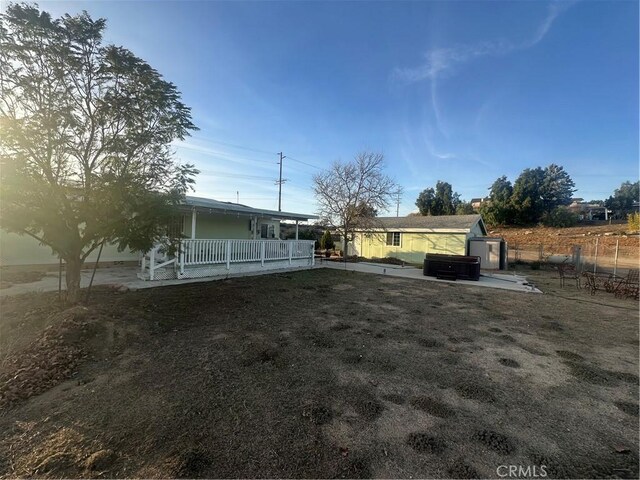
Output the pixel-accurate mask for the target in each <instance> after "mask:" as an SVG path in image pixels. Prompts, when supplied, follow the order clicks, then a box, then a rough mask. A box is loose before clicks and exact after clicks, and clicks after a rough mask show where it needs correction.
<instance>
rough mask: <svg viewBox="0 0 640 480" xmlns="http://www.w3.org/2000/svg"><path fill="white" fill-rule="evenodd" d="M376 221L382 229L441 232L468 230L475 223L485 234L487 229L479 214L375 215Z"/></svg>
mask: <svg viewBox="0 0 640 480" xmlns="http://www.w3.org/2000/svg"><path fill="white" fill-rule="evenodd" d="M376 221H377V223H378V224H379V225H380V228H382V229H384V230H392V229H402V230H434V231H435V230H437V231H441V232H460V231H465V232H469V231H471V229H472V228H473V227H474V226H475V225H476V224H477V223H480V228H481V230H482V231H483V233H484V234H485V235H486V232H487V229H486V227H485V225H484V222H483V221H482V217H481V216H480V215H438V216H422V215H411V216H409V217H377V218H376Z"/></svg>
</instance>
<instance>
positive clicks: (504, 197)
mask: <svg viewBox="0 0 640 480" xmlns="http://www.w3.org/2000/svg"><path fill="white" fill-rule="evenodd" d="M512 195H513V186H512V185H511V182H510V181H509V180H507V177H506V176H504V175H503V176H502V177H500V178H498V179H497V180H496V181H495V182H493V184H492V185H491V188H490V189H489V199H488V200H487V201H486V202H483V203H482V205H480V214H481V215H482V218H483V219H484V221H485V222H487V224H488V225H491V226H497V225H507V224H509V223H513V217H514V208H513V206H512V203H511V196H512Z"/></svg>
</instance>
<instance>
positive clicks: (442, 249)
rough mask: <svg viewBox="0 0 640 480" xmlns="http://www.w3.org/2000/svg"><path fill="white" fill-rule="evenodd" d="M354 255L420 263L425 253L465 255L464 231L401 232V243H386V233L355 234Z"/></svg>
mask: <svg viewBox="0 0 640 480" xmlns="http://www.w3.org/2000/svg"><path fill="white" fill-rule="evenodd" d="M354 248H355V250H356V251H355V252H353V253H355V254H356V255H359V256H362V257H366V258H385V257H395V258H398V259H400V260H404V261H405V262H408V263H418V264H421V263H422V261H423V260H424V256H425V254H426V253H444V254H449V255H466V253H467V234H465V233H404V232H403V233H402V235H401V245H400V246H399V247H398V246H391V245H387V244H386V234H380V235H372V236H367V235H363V234H361V233H358V234H357V237H356V241H355V242H354Z"/></svg>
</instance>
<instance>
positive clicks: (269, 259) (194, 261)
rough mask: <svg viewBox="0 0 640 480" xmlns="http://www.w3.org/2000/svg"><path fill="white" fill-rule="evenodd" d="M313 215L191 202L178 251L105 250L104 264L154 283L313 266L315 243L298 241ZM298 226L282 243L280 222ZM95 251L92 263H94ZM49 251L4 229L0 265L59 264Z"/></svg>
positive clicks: (183, 210)
mask: <svg viewBox="0 0 640 480" xmlns="http://www.w3.org/2000/svg"><path fill="white" fill-rule="evenodd" d="M315 218H317V217H316V216H314V215H307V214H299V213H290V212H278V211H274V210H264V209H260V208H253V207H250V206H247V205H241V204H238V203H230V202H220V201H218V200H213V199H210V198H201V197H186V199H185V201H184V203H183V205H182V206H181V207H180V208H179V214H178V215H177V216H176V218H175V221H174V222H173V224H172V225H169V226H168V229H169V230H171V231H172V232H171V233H172V236H178V237H180V236H181V237H182V240H181V241H180V242H179V243H178V244H177V245H175V246H174V247H173V248H170V249H167V248H166V247H164V246H161V245H158V246H156V247H155V248H153V249H152V250H151V251H149V252H145V253H144V254H143V253H142V252H130V251H127V250H125V251H124V252H118V250H117V248H116V246H115V245H106V246H105V248H104V251H103V252H102V255H101V257H100V260H101V263H104V264H113V263H124V262H132V263H134V264H135V263H137V262H140V264H141V272H140V275H139V276H140V277H142V278H145V279H150V280H155V279H169V278H197V277H205V276H212V275H225V274H229V273H242V272H248V271H259V270H269V269H275V268H287V267H301V266H311V265H312V263H313V244H314V242H313V241H309V240H298V224H299V222H304V221H307V220H310V219H315ZM285 220H287V221H292V222H295V227H294V228H295V230H294V232H295V235H294V238H295V239H294V240H287V241H285V240H280V222H281V221H285ZM96 254H97V252H94V253H93V254H92V255H91V256H90V257H89V258H88V259H87V262H95V260H96ZM58 261H59V260H58V257H57V256H55V255H54V254H52V252H51V249H50V248H49V247H45V246H41V245H40V244H39V243H38V242H37V241H36V240H34V239H32V238H31V237H26V236H18V235H16V234H13V233H7V232H5V231H3V230H0V265H2V266H8V265H46V264H57V263H58Z"/></svg>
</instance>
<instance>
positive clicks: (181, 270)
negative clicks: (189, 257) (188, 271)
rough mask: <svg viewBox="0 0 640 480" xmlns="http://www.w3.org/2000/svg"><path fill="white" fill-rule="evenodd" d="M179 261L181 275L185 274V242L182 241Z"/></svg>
mask: <svg viewBox="0 0 640 480" xmlns="http://www.w3.org/2000/svg"><path fill="white" fill-rule="evenodd" d="M179 262H180V265H179V267H180V275H184V243H183V242H180V257H179Z"/></svg>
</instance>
